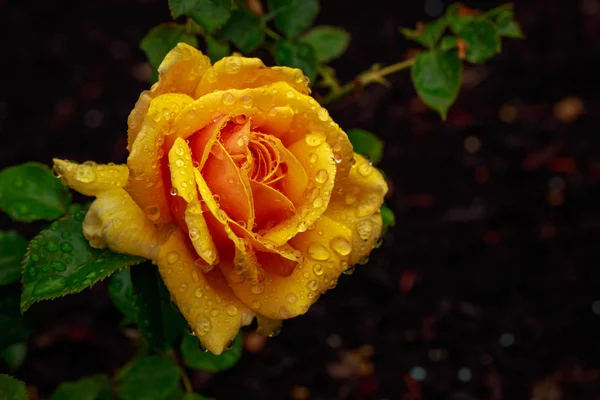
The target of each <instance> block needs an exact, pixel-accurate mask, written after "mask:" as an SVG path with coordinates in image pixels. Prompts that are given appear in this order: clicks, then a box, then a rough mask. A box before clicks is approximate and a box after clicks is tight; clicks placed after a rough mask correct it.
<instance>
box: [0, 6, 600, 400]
mask: <svg viewBox="0 0 600 400" xmlns="http://www.w3.org/2000/svg"><path fill="white" fill-rule="evenodd" d="M467 3H468V4H469V5H471V6H474V7H477V8H482V9H488V8H490V7H492V6H495V5H498V4H500V3H501V2H500V1H470V2H467ZM448 4H449V3H443V4H442V2H440V1H439V0H427V1H424V0H414V1H389V0H369V1H368V2H367V1H359V0H354V1H347V0H323V1H322V11H321V14H320V15H319V18H318V23H320V24H333V25H340V26H342V27H344V28H345V29H347V30H349V31H350V32H351V33H352V38H353V39H352V42H351V45H350V48H349V50H348V52H347V53H346V54H345V55H344V56H343V58H342V59H341V60H338V61H336V62H335V63H334V66H335V67H336V68H337V70H338V75H339V76H340V77H341V79H342V80H343V81H347V80H350V79H351V78H352V77H353V76H354V75H356V74H357V73H359V72H360V71H362V70H364V69H367V68H368V67H370V66H371V65H372V64H373V63H377V62H383V63H392V62H395V61H398V60H401V59H403V58H404V57H406V55H407V51H409V49H410V48H411V47H416V45H413V44H411V43H409V42H407V41H406V40H405V39H403V38H402V37H401V35H400V34H399V33H398V31H397V27H398V26H413V25H414V24H415V23H416V22H417V21H422V20H424V21H427V20H429V19H431V18H432V16H433V15H436V14H438V13H439V12H441V11H442V10H443V9H444V8H445V7H446V6H447V5H448ZM516 13H517V19H518V20H519V21H520V22H521V24H522V26H523V29H524V31H525V33H526V35H527V39H526V40H524V41H514V40H511V41H508V40H507V41H504V43H503V49H502V50H503V51H502V54H501V55H499V56H498V57H496V58H495V59H493V60H492V61H491V62H488V63H487V64H486V65H484V66H477V67H474V66H470V67H468V68H467V69H466V70H465V75H464V82H465V84H464V87H463V90H462V92H461V94H460V97H459V99H458V102H457V105H456V106H455V107H454V108H453V109H452V112H451V113H450V115H449V118H448V121H446V122H443V121H441V120H440V119H439V118H438V117H437V116H436V115H435V114H434V113H433V112H431V111H427V110H425V108H424V107H423V105H422V104H421V103H420V102H419V101H418V99H416V98H415V94H414V90H413V88H412V86H411V83H410V78H409V74H408V73H407V72H402V73H399V74H397V75H396V76H392V77H391V79H390V80H391V82H392V84H393V85H392V87H390V88H386V87H383V86H371V87H368V88H367V89H365V90H364V91H363V92H362V93H360V94H359V95H357V96H354V97H351V98H349V99H346V100H344V101H343V102H340V103H338V104H336V105H334V106H333V107H332V109H331V113H332V115H333V117H334V119H335V120H336V121H337V122H338V123H339V124H340V125H341V126H342V127H343V128H345V129H350V128H355V127H360V128H364V129H368V130H371V131H373V132H375V133H377V134H378V135H379V136H380V137H381V138H382V139H384V140H385V144H386V148H385V157H384V160H383V162H382V164H381V168H382V169H384V170H385V171H386V173H387V176H388V177H389V181H390V185H391V193H390V196H389V199H388V203H389V205H390V207H391V208H393V209H394V210H395V212H396V217H397V220H398V225H397V227H396V228H395V229H394V230H392V232H391V233H390V234H389V235H388V236H387V237H386V238H385V241H384V243H383V246H382V247H381V248H380V249H378V250H376V251H374V253H373V255H372V257H371V262H370V263H369V264H368V265H366V266H361V267H359V268H357V270H356V273H355V274H354V275H352V276H348V277H342V278H341V279H340V282H339V284H338V286H337V288H336V289H335V290H333V291H331V292H330V293H328V294H327V295H325V296H323V297H322V298H321V299H320V301H319V302H318V303H317V304H316V305H314V306H313V307H312V308H311V309H310V311H309V312H308V314H307V315H305V316H302V317H299V318H296V319H294V320H291V321H287V322H285V323H284V326H283V331H282V333H281V334H280V335H279V336H278V337H276V338H273V339H269V340H267V341H265V340H262V339H261V338H259V337H257V336H255V335H254V334H252V333H247V335H246V347H247V349H248V350H247V351H246V352H245V353H244V355H243V357H242V360H241V362H240V363H239V364H238V365H237V366H235V367H234V368H233V369H231V370H229V371H227V372H223V373H219V374H216V375H215V374H208V373H196V374H194V375H193V383H194V386H195V388H196V389H197V390H198V391H200V392H201V393H203V394H206V395H210V396H214V397H216V398H217V399H219V400H222V399H239V398H246V399H287V398H293V399H296V400H302V399H307V398H309V399H379V400H383V399H390V400H391V399H402V400H409V399H413V400H416V399H456V400H458V399H460V400H463V399H464V400H467V399H495V400H498V399H511V400H512V399H515V400H516V399H532V400H534V399H535V400H560V399H577V400H588V399H589V400H592V399H593V400H598V399H600V267H599V266H598V260H599V259H600V207H599V205H598V202H599V201H600V184H599V183H600V132H599V128H600V84H599V82H600V78H599V74H600V1H599V0H560V1H559V0H532V1H516ZM168 20H170V15H169V12H168V8H167V1H166V0H137V1H133V0H128V1H124V0H103V1H75V0H71V1H68V0H52V1H30V0H15V1H12V0H0V38H1V39H0V54H1V59H2V61H1V63H0V65H1V66H0V68H1V69H2V73H1V74H0V76H2V79H1V80H0V133H1V138H2V142H1V143H2V146H0V167H2V168H3V167H5V166H8V165H12V164H17V163H21V162H25V161H29V160H37V161H41V162H43V163H47V164H49V163H50V162H51V158H52V157H56V156H59V157H63V158H70V159H76V160H79V161H85V160H88V159H90V160H96V161H98V162H109V161H115V162H123V161H125V158H126V156H127V154H126V150H125V132H126V118H127V115H128V113H129V111H130V110H131V108H132V107H133V105H134V103H135V101H136V99H137V97H138V95H139V93H140V92H141V91H142V90H143V89H145V88H147V86H148V84H147V80H146V79H147V77H148V75H149V73H150V70H149V67H148V65H147V64H146V63H145V57H144V55H143V53H142V52H141V51H140V50H139V49H138V43H139V41H140V39H141V38H142V36H143V35H144V34H145V33H146V32H147V31H148V30H149V29H150V28H151V27H153V26H154V25H156V24H158V23H160V22H163V21H168ZM0 222H1V223H2V228H3V229H8V228H9V227H10V226H14V225H10V222H9V221H8V219H7V218H6V216H2V217H0ZM17 228H18V229H20V230H21V231H22V232H23V233H25V234H33V233H35V232H34V228H30V227H27V226H24V225H19V226H17ZM35 310H37V313H38V318H39V326H38V329H37V330H36V334H34V336H33V337H32V339H31V342H30V353H29V356H28V358H27V360H26V362H25V364H24V365H23V366H22V367H21V368H20V369H19V370H18V371H17V372H16V375H17V376H18V377H19V378H21V379H23V380H25V381H26V382H27V383H28V384H30V385H33V386H35V387H37V388H38V390H39V393H40V394H41V395H47V394H48V393H49V392H51V391H52V390H53V389H54V388H55V387H56V386H57V385H58V384H59V383H60V382H61V381H64V380H73V379H77V378H79V377H82V376H85V375H88V374H91V373H95V372H114V371H115V370H116V369H117V368H119V367H120V366H121V365H122V364H123V363H125V362H126V361H127V360H128V358H129V357H130V355H131V354H132V348H131V345H130V344H129V340H128V339H127V338H126V337H125V336H124V335H123V333H122V332H121V331H119V329H118V324H119V321H120V318H121V317H120V315H119V313H118V311H117V310H116V309H115V308H114V307H113V306H112V305H111V303H110V301H109V300H108V298H107V296H106V289H105V285H104V284H102V285H97V286H96V287H94V288H93V289H91V290H88V291H85V292H83V293H81V294H78V295H73V296H68V297H66V298H63V299H60V300H56V301H52V302H46V303H44V304H40V305H38V306H36V307H35Z"/></svg>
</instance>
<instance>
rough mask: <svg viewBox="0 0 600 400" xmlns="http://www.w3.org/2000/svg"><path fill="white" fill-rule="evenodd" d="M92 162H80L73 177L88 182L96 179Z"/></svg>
mask: <svg viewBox="0 0 600 400" xmlns="http://www.w3.org/2000/svg"><path fill="white" fill-rule="evenodd" d="M94 166H95V165H94V164H91V165H90V164H85V163H84V164H81V165H80V166H79V167H78V168H77V172H76V173H75V178H76V179H77V180H78V181H80V182H83V183H90V182H93V181H94V180H96V171H95V168H94Z"/></svg>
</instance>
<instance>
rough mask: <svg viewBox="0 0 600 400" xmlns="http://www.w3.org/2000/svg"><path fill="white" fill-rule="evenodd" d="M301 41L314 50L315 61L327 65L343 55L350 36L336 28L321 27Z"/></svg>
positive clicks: (303, 37) (313, 30)
mask: <svg viewBox="0 0 600 400" xmlns="http://www.w3.org/2000/svg"><path fill="white" fill-rule="evenodd" d="M301 41H302V42H304V43H308V44H310V45H311V46H312V47H313V48H314V49H315V54H316V56H317V61H319V62H322V63H328V62H330V61H332V60H335V59H336V58H339V57H340V56H341V55H342V54H344V52H345V51H346V49H347V48H348V43H350V34H349V33H348V32H346V31H345V30H344V29H342V28H339V27H337V26H329V25H322V26H317V27H315V28H313V29H311V30H310V31H309V32H308V33H306V35H304V36H302V38H301Z"/></svg>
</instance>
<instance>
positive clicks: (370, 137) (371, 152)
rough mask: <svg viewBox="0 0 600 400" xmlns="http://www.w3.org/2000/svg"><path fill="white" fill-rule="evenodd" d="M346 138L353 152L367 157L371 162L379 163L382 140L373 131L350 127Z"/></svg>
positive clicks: (381, 152) (381, 154)
mask: <svg viewBox="0 0 600 400" xmlns="http://www.w3.org/2000/svg"><path fill="white" fill-rule="evenodd" d="M348 139H350V142H351V143H352V146H353V147H354V151H355V152H357V153H358V154H361V155H363V156H365V157H367V158H368V159H369V160H371V162H372V163H373V164H375V165H377V164H379V161H381V157H382V156H383V141H382V140H381V139H379V138H378V137H377V136H376V135H375V134H374V133H372V132H369V131H366V130H364V129H350V130H349V131H348Z"/></svg>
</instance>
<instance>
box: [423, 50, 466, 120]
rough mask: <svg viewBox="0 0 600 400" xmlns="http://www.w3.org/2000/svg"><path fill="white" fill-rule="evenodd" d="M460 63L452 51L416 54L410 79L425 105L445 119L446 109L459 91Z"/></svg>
mask: <svg viewBox="0 0 600 400" xmlns="http://www.w3.org/2000/svg"><path fill="white" fill-rule="evenodd" d="M461 74H462V62H461V60H460V59H459V58H458V54H456V52H454V51H449V52H443V51H440V50H432V51H426V52H423V53H419V54H417V56H416V57H415V62H414V64H413V66H412V68H411V77H412V81H413V84H414V86H415V89H416V90H417V93H418V94H419V96H420V97H421V99H423V101H424V102H425V104H427V105H428V106H429V107H431V108H433V109H434V110H436V111H437V112H438V113H439V114H440V116H441V117H442V119H446V114H447V112H448V108H450V106H451V105H452V104H453V103H454V100H455V99H456V96H457V95H458V91H459V89H460V80H461Z"/></svg>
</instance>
